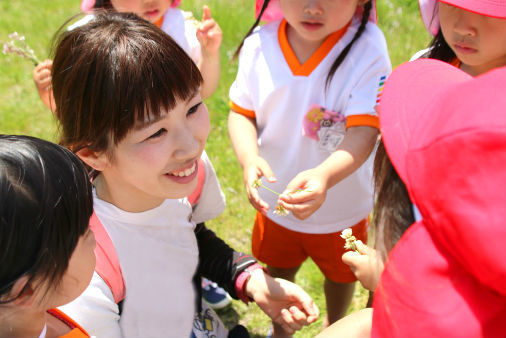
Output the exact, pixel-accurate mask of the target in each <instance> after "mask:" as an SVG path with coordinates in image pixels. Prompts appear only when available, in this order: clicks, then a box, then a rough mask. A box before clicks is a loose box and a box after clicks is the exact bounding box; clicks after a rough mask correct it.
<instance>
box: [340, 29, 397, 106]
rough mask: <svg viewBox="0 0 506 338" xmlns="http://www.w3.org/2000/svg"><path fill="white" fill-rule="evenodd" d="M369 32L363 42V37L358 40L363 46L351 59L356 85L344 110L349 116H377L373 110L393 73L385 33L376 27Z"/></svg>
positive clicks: (368, 30) (359, 47)
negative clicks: (353, 63) (386, 81)
mask: <svg viewBox="0 0 506 338" xmlns="http://www.w3.org/2000/svg"><path fill="white" fill-rule="evenodd" d="M367 28H368V29H367V30H366V31H365V32H364V35H363V36H362V37H363V38H364V39H362V37H361V38H360V39H358V40H357V42H356V43H357V44H360V46H357V47H358V48H356V49H355V50H354V55H353V56H352V60H356V61H354V62H356V64H355V72H354V74H353V79H355V81H354V83H353V84H352V89H351V92H350V96H349V98H348V102H347V103H346V107H345V109H344V111H345V115H346V116H350V115H364V114H368V115H377V114H376V111H375V108H374V107H375V106H376V105H377V101H378V100H379V97H380V95H381V91H382V89H383V85H384V82H385V80H386V78H387V76H388V75H390V72H391V71H392V66H391V63H390V58H389V56H388V51H387V48H386V42H385V41H384V39H385V38H384V37H383V33H381V31H380V30H379V28H377V27H376V26H375V25H373V24H369V26H368V27H367ZM366 32H367V33H366ZM366 34H367V35H366ZM354 47H355V46H354ZM352 50H353V48H352ZM350 56H351V55H350Z"/></svg>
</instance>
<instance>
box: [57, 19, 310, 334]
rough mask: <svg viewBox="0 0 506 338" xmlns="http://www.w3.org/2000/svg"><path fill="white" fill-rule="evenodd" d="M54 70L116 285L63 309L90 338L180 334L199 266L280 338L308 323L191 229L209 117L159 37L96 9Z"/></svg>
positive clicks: (96, 287)
mask: <svg viewBox="0 0 506 338" xmlns="http://www.w3.org/2000/svg"><path fill="white" fill-rule="evenodd" d="M52 72H53V74H52V84H53V91H54V96H55V102H56V108H57V109H56V116H57V118H58V120H59V122H60V125H61V131H62V140H61V142H62V144H64V145H66V146H68V147H69V148H71V149H72V150H73V151H74V152H75V153H77V155H78V156H79V157H80V158H81V159H82V160H83V161H84V162H85V163H86V164H87V165H88V166H90V167H91V168H93V169H94V171H95V176H94V179H93V185H94V190H93V193H94V213H95V216H96V218H97V221H96V222H98V224H99V225H100V227H102V228H104V229H105V231H106V233H107V234H108V236H109V238H110V241H111V242H112V246H113V250H114V251H115V252H116V254H117V258H118V260H119V267H118V268H119V269H120V270H121V275H122V279H123V280H124V286H125V295H124V298H123V300H122V301H121V303H120V304H118V302H117V299H115V297H114V294H113V292H114V290H113V288H112V287H111V286H110V285H108V284H107V283H106V281H105V280H104V279H102V277H101V276H100V275H98V274H94V276H93V279H92V282H91V284H90V286H89V287H88V289H87V290H86V291H85V292H84V293H83V295H82V296H81V297H79V298H78V299H77V300H76V301H74V302H73V303H71V304H69V305H68V306H66V307H65V309H66V310H67V311H68V313H70V314H72V315H73V316H74V317H75V318H79V320H80V321H81V322H82V323H83V324H87V325H88V326H87V328H88V329H89V331H90V332H91V333H92V334H95V335H97V336H100V337H102V336H103V337H118V336H125V337H131V336H136V337H139V336H140V337H158V336H173V337H188V336H189V335H190V332H191V330H192V320H193V314H194V313H195V309H196V305H195V301H196V300H198V299H200V298H198V297H196V295H195V290H194V288H193V287H192V278H193V276H194V274H195V270H196V269H197V267H198V270H197V275H198V276H200V275H202V274H203V275H204V276H205V277H208V278H210V279H212V280H214V281H216V282H217V283H218V284H220V286H222V287H225V289H226V290H227V291H228V292H229V293H230V294H231V296H232V297H234V298H236V299H237V298H241V299H243V300H245V301H249V300H250V299H252V300H254V301H256V303H257V304H258V305H259V306H260V307H261V308H262V309H263V310H264V311H265V312H266V313H267V314H268V315H269V316H271V317H272V318H275V320H276V321H278V322H279V323H282V325H283V326H284V327H285V328H287V329H288V330H289V331H293V330H295V329H299V328H300V327H302V326H303V325H306V324H308V323H311V322H313V321H314V320H316V318H317V316H318V310H317V308H316V306H315V305H314V304H313V302H312V300H311V298H310V297H309V296H308V295H307V294H306V293H305V292H304V291H303V290H302V289H300V288H299V287H297V286H296V285H294V284H292V283H290V282H287V281H284V280H278V279H273V278H272V277H270V276H268V275H266V274H265V273H264V271H263V270H262V269H261V268H260V266H259V265H258V264H255V261H254V259H252V258H251V257H250V256H248V255H244V254H241V253H237V252H235V251H233V250H232V249H230V248H229V247H228V246H227V245H226V244H225V243H223V241H221V240H220V239H219V238H217V237H216V236H215V235H214V233H212V232H211V231H209V230H207V229H206V228H205V227H204V226H203V225H200V226H199V227H197V228H196V229H194V227H195V224H194V223H193V222H192V221H191V217H192V209H191V206H190V204H189V203H188V200H187V199H186V198H185V197H186V196H188V195H190V193H192V191H193V190H194V189H195V186H196V184H197V177H198V171H199V170H198V165H197V163H198V161H199V159H200V157H201V154H202V152H203V149H204V146H205V143H206V139H207V136H208V133H209V116H208V113H207V109H206V107H205V105H204V104H203V103H202V99H201V97H200V95H199V88H200V85H201V83H202V77H201V75H200V73H199V70H198V68H197V67H196V65H195V64H194V63H193V62H192V60H191V59H190V58H189V57H188V55H187V54H186V53H185V52H184V50H183V49H181V48H180V47H179V46H178V45H177V43H175V41H174V40H172V39H171V38H170V36H169V35H167V34H165V33H163V32H162V31H161V30H158V29H157V28H156V27H154V26H153V25H151V24H149V23H147V22H145V21H144V20H142V19H139V18H138V17H137V16H135V15H132V14H124V13H108V14H102V13H98V14H97V15H96V17H95V19H94V20H92V21H90V22H89V23H88V24H86V25H83V26H80V27H77V28H75V29H74V30H72V31H68V32H65V33H63V34H62V36H61V37H60V40H59V42H58V44H57V50H56V54H55V57H54V64H53V70H52ZM140 89H142V91H139V90H140ZM92 219H94V217H92ZM95 224H96V223H95ZM194 231H195V232H194ZM103 245H105V243H103V242H100V241H99V242H98V245H97V247H102V246H103ZM98 265H99V262H98V260H97V266H98ZM120 307H121V309H120Z"/></svg>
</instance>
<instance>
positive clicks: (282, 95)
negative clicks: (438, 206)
mask: <svg viewBox="0 0 506 338" xmlns="http://www.w3.org/2000/svg"><path fill="white" fill-rule="evenodd" d="M359 25H360V21H359V19H358V18H354V19H353V20H352V22H351V23H350V25H349V27H348V28H347V29H345V30H343V31H342V32H341V31H338V32H334V33H333V34H331V35H330V36H328V37H327V39H326V40H325V41H324V42H323V44H322V45H321V46H320V47H319V49H318V50H316V52H315V53H314V54H313V55H312V56H311V57H310V58H309V59H308V60H307V61H306V62H305V63H304V64H300V62H299V61H298V59H297V57H296V56H295V53H294V52H293V50H292V49H291V46H290V45H289V43H288V39H287V36H286V21H284V20H283V21H276V22H271V23H269V24H266V25H264V26H262V27H260V28H258V29H257V30H256V31H255V32H254V33H253V34H252V35H251V36H249V37H248V38H247V39H246V41H245V42H244V46H243V48H242V50H241V54H240V57H239V69H238V73H237V77H236V79H235V82H234V83H233V84H232V86H231V88H230V93H229V95H230V107H231V109H232V110H234V111H235V112H237V113H240V114H243V115H245V116H248V117H251V118H254V119H255V120H256V125H257V131H258V147H259V153H260V156H261V157H263V158H264V159H265V160H266V161H267V162H268V163H269V165H270V166H271V168H272V170H273V171H274V175H275V176H276V178H277V180H278V181H277V183H275V184H267V185H268V186H269V187H270V188H272V189H274V190H276V191H279V192H282V191H283V190H284V189H285V187H286V185H287V184H288V183H289V182H290V181H291V180H292V179H293V178H294V177H295V176H296V175H297V174H298V173H300V172H301V171H304V170H307V169H311V168H314V167H316V166H317V165H319V164H320V163H322V162H323V161H324V160H325V159H327V158H328V156H329V155H330V154H331V153H332V152H333V151H334V150H335V148H336V147H337V144H338V142H339V140H340V139H342V137H343V136H344V132H345V130H346V128H347V127H351V126H362V125H364V126H372V127H375V128H378V127H379V122H378V117H377V114H376V112H375V109H374V107H375V106H376V104H377V100H378V99H379V96H380V95H381V90H382V88H383V83H384V81H385V79H386V76H387V75H388V74H389V73H390V72H391V64H390V60H389V57H388V52H387V46H386V41H385V38H384V36H383V33H382V32H381V30H380V29H379V28H378V27H377V26H376V25H375V24H373V23H368V24H367V26H366V29H365V31H364V32H363V34H362V36H361V37H360V38H359V39H358V40H357V41H355V43H354V45H353V47H352V48H351V50H350V52H349V53H348V56H347V57H346V58H345V59H344V60H343V62H342V63H341V65H340V66H339V68H338V69H337V71H336V73H335V75H334V77H333V79H332V82H331V83H330V85H329V87H328V88H327V90H325V81H326V79H327V74H328V72H329V69H330V67H331V65H332V63H333V62H334V60H335V59H336V58H337V56H338V55H339V53H340V52H341V51H342V49H343V48H344V47H345V46H346V45H347V44H348V43H349V42H350V41H351V40H352V38H353V36H354V35H355V32H356V31H357V29H358V27H359ZM330 129H333V130H330ZM264 183H265V182H264ZM372 190H373V189H372V156H370V158H369V159H368V160H367V161H366V162H365V163H364V164H363V165H362V166H361V167H360V168H359V169H358V170H357V171H355V172H354V173H353V174H351V175H350V176H349V177H347V178H346V179H344V180H342V181H341V182H339V183H338V184H337V185H335V186H334V187H332V188H331V189H329V190H328V192H327V198H326V201H325V202H324V204H323V205H322V206H321V207H320V209H319V210H318V211H316V212H315V213H314V214H313V215H311V216H310V217H309V218H308V219H306V220H304V221H301V220H298V219H297V218H295V217H293V215H291V214H290V215H288V216H278V215H275V214H273V212H272V211H273V210H274V208H275V206H276V205H277V196H276V195H274V194H272V193H270V192H268V191H266V190H265V189H260V190H259V193H260V195H261V197H262V198H263V199H264V200H265V201H266V202H267V203H268V204H269V205H270V210H269V213H268V215H267V216H268V217H269V218H270V219H272V220H273V221H274V222H276V223H278V224H280V225H282V226H284V227H286V228H288V229H291V230H294V231H299V232H305V233H331V232H336V231H341V230H342V229H344V228H346V227H349V226H351V225H354V224H356V223H358V222H359V221H360V220H362V219H364V218H365V217H367V216H368V215H369V213H370V211H371V210H372V206H373V191H372Z"/></svg>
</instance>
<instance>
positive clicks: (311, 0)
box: [280, 0, 367, 44]
mask: <svg viewBox="0 0 506 338" xmlns="http://www.w3.org/2000/svg"><path fill="white" fill-rule="evenodd" d="M366 2H367V1H364V0H280V5H281V10H282V12H283V15H284V16H285V19H286V21H287V22H288V24H289V29H293V33H295V34H296V35H297V37H298V38H299V39H301V40H302V41H306V42H307V43H311V44H313V43H316V44H321V43H322V42H323V41H324V40H325V38H326V37H327V36H329V35H330V34H331V33H333V32H335V31H338V30H339V29H341V28H343V27H344V26H345V25H346V24H347V23H348V22H350V20H351V18H352V17H353V15H354V14H355V11H356V10H357V6H358V5H359V4H364V3H366Z"/></svg>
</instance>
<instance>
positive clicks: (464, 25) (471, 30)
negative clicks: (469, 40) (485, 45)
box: [453, 8, 477, 36]
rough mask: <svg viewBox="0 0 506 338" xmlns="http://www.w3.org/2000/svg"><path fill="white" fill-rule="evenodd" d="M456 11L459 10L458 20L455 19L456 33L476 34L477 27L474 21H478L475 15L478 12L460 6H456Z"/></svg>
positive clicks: (454, 28) (463, 34)
mask: <svg viewBox="0 0 506 338" xmlns="http://www.w3.org/2000/svg"><path fill="white" fill-rule="evenodd" d="M455 11H457V12H458V16H457V20H456V21H455V26H454V27H453V30H454V31H455V33H457V34H459V35H461V36H474V35H476V29H475V26H474V24H473V22H476V18H475V17H474V16H475V15H477V14H474V13H471V12H468V11H466V10H463V9H460V8H456V9H455Z"/></svg>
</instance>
